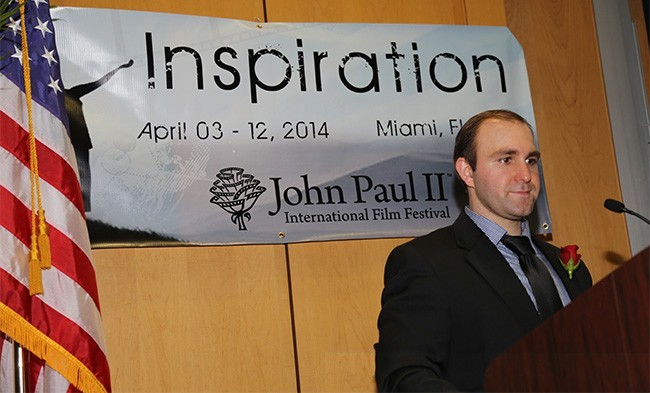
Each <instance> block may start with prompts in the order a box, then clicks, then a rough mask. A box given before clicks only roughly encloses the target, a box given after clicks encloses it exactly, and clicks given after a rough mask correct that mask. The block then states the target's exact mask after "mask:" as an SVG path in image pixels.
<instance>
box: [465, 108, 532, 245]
mask: <svg viewBox="0 0 650 393" xmlns="http://www.w3.org/2000/svg"><path fill="white" fill-rule="evenodd" d="M475 146H476V169H474V170H472V169H471V167H470V166H469V163H467V162H466V161H465V159H464V158H459V159H458V160H457V161H456V168H457V171H458V173H459V175H460V176H461V178H462V179H463V181H464V182H465V184H467V191H468V194H469V207H470V209H472V210H473V211H475V212H477V213H479V214H481V215H482V216H484V217H486V218H489V219H490V220H492V221H494V222H496V223H497V224H499V225H501V226H502V227H503V228H505V229H506V230H509V229H510V228H513V230H514V229H515V228H519V227H518V226H519V222H520V221H521V219H522V218H524V217H526V216H528V215H529V214H530V213H531V212H532V211H533V208H534V206H535V201H536V200H537V196H538V195H539V185H540V184H539V169H538V167H537V162H538V160H539V151H538V150H537V148H536V147H535V143H534V140H533V135H532V133H531V131H530V129H529V128H528V127H527V126H526V125H525V124H523V123H520V122H516V121H504V120H498V119H488V120H486V121H485V122H483V123H482V124H481V126H480V127H479V129H478V131H477V135H476V139H475ZM515 225H516V226H515ZM509 232H510V230H509ZM511 234H512V232H511Z"/></svg>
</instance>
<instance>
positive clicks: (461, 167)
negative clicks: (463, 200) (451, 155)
mask: <svg viewBox="0 0 650 393" xmlns="http://www.w3.org/2000/svg"><path fill="white" fill-rule="evenodd" d="M455 167H456V173H457V174H458V177H460V180H462V181H463V183H465V185H466V186H467V187H471V188H473V187H474V170H473V169H472V167H471V165H469V162H467V160H466V159H465V157H459V158H458V159H456V162H455Z"/></svg>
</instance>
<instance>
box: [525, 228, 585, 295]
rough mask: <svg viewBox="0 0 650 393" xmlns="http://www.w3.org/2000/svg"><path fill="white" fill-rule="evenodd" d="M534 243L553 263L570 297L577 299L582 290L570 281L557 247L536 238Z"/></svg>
mask: <svg viewBox="0 0 650 393" xmlns="http://www.w3.org/2000/svg"><path fill="white" fill-rule="evenodd" d="M533 242H535V245H536V246H537V247H538V248H539V249H540V251H541V252H542V253H543V254H544V256H545V257H546V259H548V261H549V262H550V263H551V266H553V269H555V271H556V272H557V275H558V276H559V277H560V280H562V284H564V288H566V290H567V293H568V294H569V297H571V299H575V297H576V296H578V295H579V294H580V293H581V290H580V288H578V287H577V286H576V283H575V282H573V281H572V280H569V274H568V273H567V271H566V270H565V269H564V267H563V266H562V263H561V262H560V251H559V250H558V249H557V248H556V247H555V246H552V245H550V244H549V243H546V242H543V241H541V240H538V239H537V238H535V237H534V236H533Z"/></svg>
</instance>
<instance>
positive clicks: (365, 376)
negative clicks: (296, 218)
mask: <svg viewBox="0 0 650 393" xmlns="http://www.w3.org/2000/svg"><path fill="white" fill-rule="evenodd" d="M466 3H467V4H466ZM266 4H267V17H268V21H269V22H278V21H284V22H291V21H301V22H362V23H371V22H382V23H435V24H466V23H467V21H468V20H470V21H471V22H473V23H476V24H492V25H503V24H505V14H504V11H503V2H502V1H501V0H490V1H475V0H471V1H467V2H464V1H455V0H452V1H430V0H428V1H408V0H405V1H390V0H383V1H379V0H375V1H369V2H351V1H331V2H323V1H318V0H309V1H305V0H282V1H280V0H267V2H266ZM406 240H407V239H384V240H381V239H378V240H358V241H339V242H323V243H305V244H291V245H289V246H288V248H289V262H290V269H291V285H292V292H293V302H294V319H295V330H296V333H295V336H296V346H297V353H298V362H299V375H300V389H301V391H303V392H314V391H321V392H333V391H336V392H371V391H375V390H376V384H375V381H374V349H373V344H374V343H375V342H377V338H378V336H377V316H378V314H379V310H380V297H381V290H382V289H383V270H384V265H385V262H386V258H387V256H388V253H389V252H390V250H392V248H394V247H395V246H396V245H398V244H400V243H403V242H404V241H406Z"/></svg>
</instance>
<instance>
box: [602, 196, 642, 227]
mask: <svg viewBox="0 0 650 393" xmlns="http://www.w3.org/2000/svg"><path fill="white" fill-rule="evenodd" d="M605 208H606V209H607V210H611V211H613V212H614V213H628V214H631V215H633V216H636V217H638V218H640V219H641V220H643V221H645V223H646V224H648V225H650V220H648V219H647V218H645V217H643V216H642V215H640V214H639V213H637V212H635V211H632V210H630V209H628V208H626V207H625V205H624V204H623V202H619V201H617V200H616V199H609V198H607V199H605Z"/></svg>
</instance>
